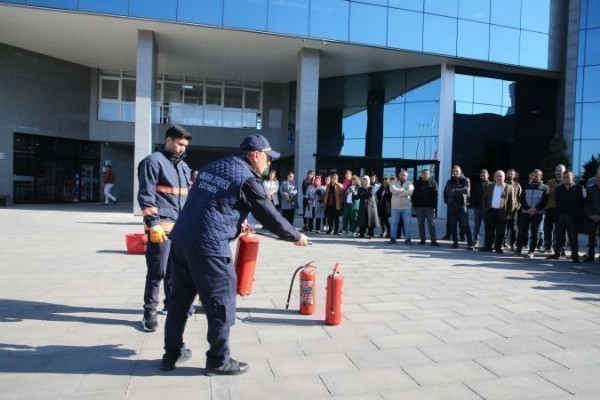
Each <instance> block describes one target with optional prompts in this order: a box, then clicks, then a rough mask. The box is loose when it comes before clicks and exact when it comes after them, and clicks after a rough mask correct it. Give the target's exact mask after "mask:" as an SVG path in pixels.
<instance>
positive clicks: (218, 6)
mask: <svg viewBox="0 0 600 400" xmlns="http://www.w3.org/2000/svg"><path fill="white" fill-rule="evenodd" d="M177 20H178V21H182V22H194V23H198V24H206V25H218V26H221V25H222V24H223V2H222V1H213V0H179V2H178V6H177Z"/></svg>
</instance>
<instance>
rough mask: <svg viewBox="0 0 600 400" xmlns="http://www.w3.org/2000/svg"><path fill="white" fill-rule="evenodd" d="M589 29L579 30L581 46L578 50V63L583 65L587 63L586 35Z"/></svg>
mask: <svg viewBox="0 0 600 400" xmlns="http://www.w3.org/2000/svg"><path fill="white" fill-rule="evenodd" d="M586 33H587V31H586V30H581V31H579V47H578V51H577V65H583V64H584V63H585V51H584V49H585V35H586Z"/></svg>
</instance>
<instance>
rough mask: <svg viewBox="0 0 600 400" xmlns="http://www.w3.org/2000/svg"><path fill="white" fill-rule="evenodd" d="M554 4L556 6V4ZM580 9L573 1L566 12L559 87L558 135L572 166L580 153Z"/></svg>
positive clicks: (576, 0) (575, 166) (578, 166)
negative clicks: (577, 141)
mask: <svg viewBox="0 0 600 400" xmlns="http://www.w3.org/2000/svg"><path fill="white" fill-rule="evenodd" d="M555 1H558V0H555ZM552 4H553V5H554V2H553V3H552ZM580 7H581V4H580V1H579V0H571V1H570V2H569V4H568V10H567V11H566V12H567V13H568V22H567V29H566V31H567V45H566V52H565V58H564V71H565V73H564V75H563V78H562V79H561V83H560V85H559V87H558V98H559V106H558V107H557V109H558V111H559V113H558V114H559V116H561V114H562V116H563V120H562V121H561V120H560V119H558V120H557V124H556V126H557V133H558V135H561V134H562V135H563V137H564V139H565V142H566V143H567V154H568V155H569V158H570V159H571V165H572V164H573V160H574V159H575V155H576V154H577V153H579V147H578V146H575V142H574V139H575V122H576V121H575V106H576V103H577V99H576V94H577V60H578V56H579V22H580V21H579V18H580V12H579V10H580ZM551 32H552V31H551ZM561 32H562V31H561ZM551 39H552V38H551ZM563 99H564V101H563ZM561 111H562V113H561ZM561 122H562V123H561ZM577 156H579V154H577ZM581 161H584V160H581ZM572 168H573V170H574V172H575V174H577V173H578V172H580V168H581V165H572Z"/></svg>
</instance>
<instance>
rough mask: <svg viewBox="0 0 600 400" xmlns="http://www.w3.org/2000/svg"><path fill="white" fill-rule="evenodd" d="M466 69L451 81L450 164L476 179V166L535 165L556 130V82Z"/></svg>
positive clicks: (523, 171) (524, 169)
mask: <svg viewBox="0 0 600 400" xmlns="http://www.w3.org/2000/svg"><path fill="white" fill-rule="evenodd" d="M466 72H468V73H462V72H461V71H457V74H456V76H455V80H454V84H455V85H454V128H453V140H452V153H453V154H452V163H453V164H454V163H456V164H458V165H460V166H462V169H463V171H464V173H465V174H466V175H467V176H469V177H471V178H472V179H476V180H478V179H479V178H478V173H479V170H480V169H481V168H486V169H488V171H490V175H491V174H492V172H493V171H495V170H497V169H503V170H506V169H508V168H517V169H521V176H524V174H526V173H527V172H529V171H531V170H533V169H534V168H540V166H541V165H543V164H542V163H543V157H544V156H545V154H546V148H547V145H548V143H549V141H550V139H551V138H552V136H553V135H554V132H555V131H556V103H555V99H556V91H557V83H556V81H553V80H540V79H533V78H526V77H522V76H520V77H519V78H518V79H516V78H515V79H498V78H492V77H486V76H480V75H478V74H479V72H480V71H466Z"/></svg>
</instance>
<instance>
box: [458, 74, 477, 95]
mask: <svg viewBox="0 0 600 400" xmlns="http://www.w3.org/2000/svg"><path fill="white" fill-rule="evenodd" d="M473 81H474V80H473V77H472V76H469V75H460V74H456V75H455V76H454V99H455V100H456V101H466V102H473Z"/></svg>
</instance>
